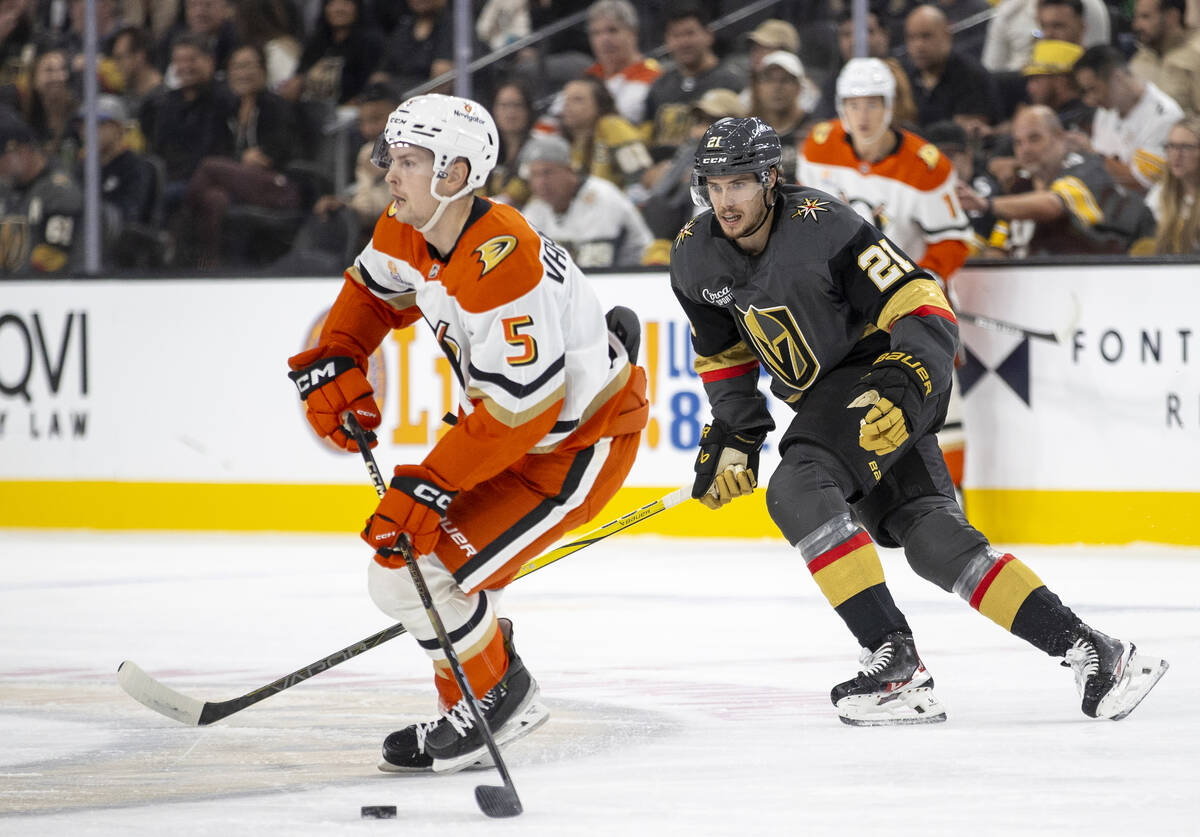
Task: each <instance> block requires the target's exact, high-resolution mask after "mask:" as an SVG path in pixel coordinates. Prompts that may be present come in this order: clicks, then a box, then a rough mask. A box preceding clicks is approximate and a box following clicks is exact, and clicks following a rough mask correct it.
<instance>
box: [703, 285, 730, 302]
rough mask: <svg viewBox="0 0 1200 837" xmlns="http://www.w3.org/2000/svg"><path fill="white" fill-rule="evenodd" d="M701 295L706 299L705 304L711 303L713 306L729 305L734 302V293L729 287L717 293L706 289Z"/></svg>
mask: <svg viewBox="0 0 1200 837" xmlns="http://www.w3.org/2000/svg"><path fill="white" fill-rule="evenodd" d="M700 294H701V296H703V297H704V300H705V302H711V303H712V304H713V305H728V304H729V303H731V302H733V291H732V290H730V288H729V286H728V285H726V286H725V287H723V288H721V289H720V290H716V291H710V290H709V289H708V288H705V289H704V290H702V291H701V292H700Z"/></svg>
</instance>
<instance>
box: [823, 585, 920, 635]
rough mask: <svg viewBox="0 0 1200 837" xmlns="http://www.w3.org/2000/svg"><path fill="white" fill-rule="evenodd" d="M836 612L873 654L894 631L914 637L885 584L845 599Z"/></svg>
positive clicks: (836, 608)
mask: <svg viewBox="0 0 1200 837" xmlns="http://www.w3.org/2000/svg"><path fill="white" fill-rule="evenodd" d="M834 610H836V611H837V614H838V616H840V617H842V620H843V621H844V622H845V623H846V627H847V628H849V629H850V632H851V633H852V634H854V638H855V639H857V640H858V644H859V645H861V646H862V647H863V648H870V649H871V650H874V649H875V648H876V646H878V645H879V642H880V640H882V639H883V638H884V637H885V636H887V635H888V634H890V633H892V632H894V631H904V632H905V633H910V634H911V633H912V631H911V630H910V629H909V627H908V621H907V620H906V619H905V618H904V614H903V613H901V612H900V608H898V607H896V602H895V601H893V599H892V593H891V591H890V590H888V588H887V585H886V584H876V585H874V586H872V587H868V588H867V589H866V590H863V591H862V592H860V593H856V594H854V595H853V596H851V597H850V598H848V599H846V601H844V602H842V603H841V604H840V605H838V606H837V607H835V608H834Z"/></svg>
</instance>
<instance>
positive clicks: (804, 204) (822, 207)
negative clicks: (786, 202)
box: [792, 198, 829, 224]
mask: <svg viewBox="0 0 1200 837" xmlns="http://www.w3.org/2000/svg"><path fill="white" fill-rule="evenodd" d="M828 211H829V201H823V200H819V199H817V198H805V199H804V200H802V201H800V205H799V206H797V207H796V211H795V212H793V213H792V217H793V218H799V219H800V220H801V221H807V220H808V219H809V218H811V219H812V220H814V221H816V222H817V223H818V224H819V223H821V216H820V213H822V212H828Z"/></svg>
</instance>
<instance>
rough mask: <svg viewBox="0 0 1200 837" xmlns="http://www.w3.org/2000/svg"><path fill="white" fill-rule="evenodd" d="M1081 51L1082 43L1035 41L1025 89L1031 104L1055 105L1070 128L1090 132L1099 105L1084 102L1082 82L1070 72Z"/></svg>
mask: <svg viewBox="0 0 1200 837" xmlns="http://www.w3.org/2000/svg"><path fill="white" fill-rule="evenodd" d="M1081 55H1083V47H1081V46H1079V45H1078V44H1073V43H1070V42H1068V41H1052V40H1048V39H1045V38H1043V39H1042V40H1039V41H1036V42H1035V43H1034V45H1033V56H1032V58H1031V59H1030V61H1029V63H1028V64H1026V65H1025V69H1024V70H1022V75H1024V76H1025V92H1026V94H1027V95H1028V96H1029V101H1030V102H1031V103H1032V104H1035V105H1046V106H1047V107H1049V108H1050V109H1052V110H1053V111H1054V113H1055V114H1056V115H1057V116H1058V121H1059V122H1061V123H1062V126H1063V128H1065V129H1066V130H1067V131H1079V132H1081V133H1084V134H1089V135H1090V134H1091V133H1092V117H1093V116H1095V114H1096V109H1095V108H1090V107H1088V106H1087V105H1085V104H1084V103H1083V99H1082V98H1081V97H1080V92H1079V85H1078V84H1076V83H1075V77H1074V75H1072V73H1071V69H1072V68H1073V67H1074V66H1075V62H1076V61H1078V60H1079V56H1081Z"/></svg>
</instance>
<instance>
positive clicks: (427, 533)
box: [362, 465, 458, 567]
mask: <svg viewBox="0 0 1200 837" xmlns="http://www.w3.org/2000/svg"><path fill="white" fill-rule="evenodd" d="M456 496H458V492H457V491H454V490H452V489H450V488H447V487H445V486H443V485H441V484H440V483H439V482H438V481H437V478H436V477H435V476H434V475H433V472H432V471H430V470H429V469H428V468H426V467H425V466H423V465H401V466H400V467H399V468H397V469H396V476H395V477H393V478H392V481H391V483H390V485H389V487H388V490H387V491H386V492H384V495H383V499H381V500H380V501H379V506H378V508H376V509H375V514H373V515H371V517H370V518H368V520H367V525H366V528H364V529H363V533H362V537H363V540H365V541H366V542H367V543H368V544H370V545H371V547H372V548H374V549H375V550H376V551H377V552H379V554H378V555H376V556H375V560H376V561H377V562H378V563H380V564H382V565H383V566H385V567H403V566H404V561H403V559H402V558H400V557H399V556H393V555H391V554H390V551H388V547H392V546H395V544H396V541H398V540H399V539H400V536H401V535H402V534H404V535H408V539H409V541H411V542H412V546H413V550H414V551H415V552H416V553H417V554H418V555H427V554H429V553H430V552H433V550H434V548H435V547H436V546H437V542H438V538H439V537H440V533H441V523H442V518H443V517H445V515H446V510H447V509H448V508H450V504H451V503H452V502H453V501H454V498H455V497H456Z"/></svg>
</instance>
